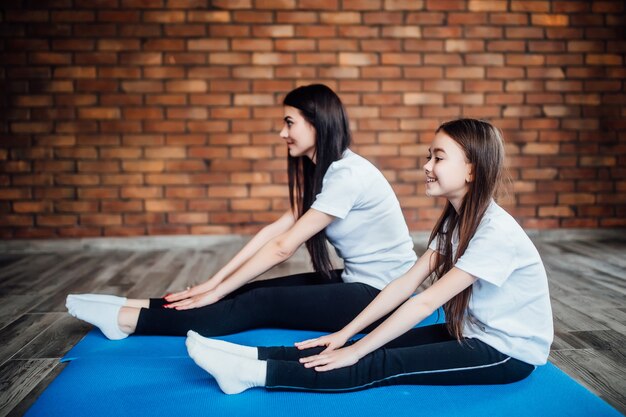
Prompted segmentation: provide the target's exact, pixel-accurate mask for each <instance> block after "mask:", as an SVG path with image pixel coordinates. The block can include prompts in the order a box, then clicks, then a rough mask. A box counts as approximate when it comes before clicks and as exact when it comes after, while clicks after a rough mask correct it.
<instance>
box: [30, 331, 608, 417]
mask: <svg viewBox="0 0 626 417" xmlns="http://www.w3.org/2000/svg"><path fill="white" fill-rule="evenodd" d="M433 321H434V320H433ZM316 335H319V333H316V332H304V331H289V330H276V329H261V330H254V331H249V332H243V333H240V334H236V335H231V336H227V337H223V339H225V340H229V341H233V342H236V343H242V344H248V345H280V344H285V345H289V344H292V343H293V342H295V341H299V340H303V339H306V338H309V337H312V336H316ZM184 340H185V339H184V338H182V337H162V336H149V337H142V336H133V337H129V338H127V339H125V340H122V341H117V342H112V341H109V340H107V339H106V338H104V336H102V334H101V333H100V332H99V331H97V330H94V331H92V332H91V333H89V334H88V335H87V336H86V337H85V339H83V340H82V341H81V342H80V343H79V344H78V345H77V346H76V347H75V348H74V349H73V350H72V351H70V352H69V353H68V355H67V356H66V358H64V360H67V361H69V362H70V363H69V364H68V365H67V367H66V368H65V369H64V370H63V372H62V373H61V374H60V375H59V376H58V377H57V378H56V379H55V380H54V381H53V382H52V383H51V384H50V385H49V387H48V388H47V389H46V390H45V391H44V393H43V394H42V395H41V396H40V397H39V399H38V400H37V402H36V403H35V404H34V405H33V406H32V407H31V408H30V410H29V411H28V412H27V414H26V416H29V417H33V416H49V417H54V416H68V415H75V416H90V417H98V416H107V417H108V416H112V415H133V416H142V415H150V416H167V417H172V416H178V415H184V416H205V415H206V416H233V417H238V416H251V417H252V416H254V417H265V416H272V417H282V416H285V417H286V416H289V417H293V416H297V417H308V416H315V417H320V416H323V417H334V416H341V417H345V416H346V415H359V416H371V415H388V416H393V417H405V416H406V417H409V416H411V417H415V416H417V415H424V416H430V415H437V416H459V417H471V416H481V417H483V416H501V415H506V416H507V417H517V416H533V417H535V416H581V417H582V416H584V417H588V416H619V415H620V414H619V413H618V412H617V411H616V410H615V409H613V408H611V407H610V406H609V405H608V404H606V403H605V402H604V401H602V400H601V399H600V398H598V397H596V396H595V395H593V394H592V393H591V392H589V391H588V390H587V389H585V388H584V387H582V386H581V385H579V384H578V383H576V382H575V381H574V380H572V379H571V378H569V377H568V376H567V375H566V374H564V373H563V372H562V371H560V370H559V369H558V368H556V367H555V366H553V365H551V364H548V365H546V366H542V367H539V368H538V369H537V370H536V371H535V372H533V374H532V375H531V376H530V377H528V378H527V379H525V380H523V381H520V382H517V383H514V384H509V385H493V386H452V387H445V386H406V385H405V386H389V387H381V388H374V389H370V390H365V391H358V392H350V393H334V394H327V393H310V392H291V391H289V392H287V391H266V390H264V389H262V388H255V389H251V390H248V391H246V392H244V393H242V394H239V395H224V394H223V393H222V392H221V391H220V389H219V387H218V386H217V383H216V382H215V380H214V379H213V378H212V377H210V376H209V375H208V374H207V373H206V372H204V371H203V370H202V369H201V368H199V367H198V366H196V365H195V364H194V363H193V361H192V360H191V359H190V358H189V357H188V356H187V354H186V350H185V346H184Z"/></svg>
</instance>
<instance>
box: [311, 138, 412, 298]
mask: <svg viewBox="0 0 626 417" xmlns="http://www.w3.org/2000/svg"><path fill="white" fill-rule="evenodd" d="M311 208H314V209H315V210H318V211H321V212H323V213H326V214H330V215H331V216H334V217H336V219H335V220H334V221H333V222H332V223H331V224H330V225H328V226H327V227H326V236H327V238H328V240H329V242H330V243H331V244H332V245H333V246H334V247H335V250H336V251H337V255H339V257H341V258H342V259H343V261H344V270H343V275H342V279H343V281H344V282H361V283H364V284H368V285H371V286H372V287H374V288H377V289H383V288H384V287H385V286H386V285H387V284H389V283H390V282H391V281H392V280H394V279H395V278H398V277H400V276H401V275H402V274H404V273H405V272H406V271H408V270H409V269H410V268H411V267H412V266H413V264H414V263H415V261H416V260H417V256H416V255H415V252H414V251H413V241H412V240H411V236H410V235H409V228H408V227H407V225H406V222H405V220H404V216H403V214H402V210H401V209H400V203H399V202H398V199H397V198H396V195H395V193H394V192H393V190H392V188H391V186H390V185H389V183H388V182H387V180H386V179H385V177H384V176H383V174H382V173H381V172H380V171H379V170H378V169H377V168H376V167H375V166H374V165H372V163H371V162H369V161H368V160H367V159H365V158H363V157H361V156H359V155H357V154H355V153H354V152H352V151H351V150H349V149H347V150H346V151H345V152H344V154H343V157H342V158H341V159H340V160H338V161H335V162H333V163H332V164H331V165H330V167H328V171H326V174H325V175H324V179H323V182H322V191H321V192H320V193H319V194H318V195H317V196H316V197H315V201H314V202H313V204H312V205H311Z"/></svg>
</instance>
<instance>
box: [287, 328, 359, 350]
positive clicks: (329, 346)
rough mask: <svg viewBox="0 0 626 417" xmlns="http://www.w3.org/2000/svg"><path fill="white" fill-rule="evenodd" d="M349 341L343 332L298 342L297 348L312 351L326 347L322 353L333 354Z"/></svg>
mask: <svg viewBox="0 0 626 417" xmlns="http://www.w3.org/2000/svg"><path fill="white" fill-rule="evenodd" d="M347 341H348V337H346V336H344V335H343V333H341V331H339V332H336V333H331V334H328V335H326V336H322V337H318V338H315V339H309V340H305V341H303V342H297V343H296V344H295V346H296V347H297V348H298V349H299V350H304V349H310V348H314V347H318V346H326V349H324V351H322V353H326V352H332V351H333V350H335V349H339V348H340V347H342V346H343V345H345V344H346V342H347Z"/></svg>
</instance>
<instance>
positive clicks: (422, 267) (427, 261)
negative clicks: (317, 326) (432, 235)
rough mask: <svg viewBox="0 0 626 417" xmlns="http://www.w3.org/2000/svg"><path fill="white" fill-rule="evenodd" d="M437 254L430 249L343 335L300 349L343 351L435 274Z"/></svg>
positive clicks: (313, 341) (310, 342)
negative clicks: (435, 255) (367, 328)
mask: <svg viewBox="0 0 626 417" xmlns="http://www.w3.org/2000/svg"><path fill="white" fill-rule="evenodd" d="M434 253H435V252H434V251H433V250H431V249H428V250H427V251H426V252H425V253H424V254H423V255H422V256H420V258H419V259H418V260H417V262H416V263H415V265H413V266H412V267H411V269H409V270H408V271H407V272H406V273H405V274H404V275H402V276H401V277H400V278H397V279H395V280H393V281H392V282H391V283H390V284H388V285H387V286H386V287H385V288H384V289H383V290H382V291H381V292H380V294H378V295H377V296H376V298H374V300H372V302H371V303H370V304H369V305H368V306H367V307H366V308H365V310H363V311H362V312H361V313H360V314H359V315H358V316H356V317H355V318H354V319H353V320H352V321H351V322H350V323H348V324H347V325H346V326H345V327H344V328H343V329H341V330H340V331H338V332H336V333H333V334H330V335H327V336H322V337H319V338H316V339H311V340H306V341H304V342H300V343H296V347H298V349H309V348H312V347H315V346H326V349H325V350H324V352H327V351H331V350H334V349H338V348H340V347H342V346H343V345H344V344H345V343H346V342H347V341H348V340H349V339H350V338H351V337H352V336H354V335H355V334H357V333H359V332H360V331H361V330H363V329H364V328H366V327H367V326H369V325H370V324H372V323H374V322H375V321H376V320H378V319H380V318H381V317H383V316H385V315H386V314H388V313H389V312H391V311H393V310H394V309H395V308H396V307H397V306H399V305H400V304H402V303H403V302H404V301H406V300H407V298H409V297H410V296H411V295H413V294H414V293H415V291H416V290H417V288H418V287H419V286H420V285H421V284H422V282H424V280H425V279H426V278H427V277H428V276H429V275H430V274H431V272H432V270H433V269H434V266H435V265H434V262H435V257H434V256H433V255H434Z"/></svg>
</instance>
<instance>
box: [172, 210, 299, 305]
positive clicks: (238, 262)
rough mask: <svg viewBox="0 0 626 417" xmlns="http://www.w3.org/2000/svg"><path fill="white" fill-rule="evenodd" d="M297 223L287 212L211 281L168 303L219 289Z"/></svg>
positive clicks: (267, 227)
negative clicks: (233, 274) (240, 268)
mask: <svg viewBox="0 0 626 417" xmlns="http://www.w3.org/2000/svg"><path fill="white" fill-rule="evenodd" d="M295 222H296V220H295V218H294V215H293V213H292V212H291V210H287V211H286V212H285V213H284V214H283V215H282V216H280V218H279V219H278V220H276V221H275V222H273V223H271V224H269V225H267V226H265V227H264V228H263V229H261V230H260V231H259V232H258V233H257V234H256V235H255V236H254V237H253V238H252V239H250V241H249V242H248V243H247V244H246V245H245V246H244V247H243V248H241V250H240V251H239V252H237V254H236V255H235V256H234V257H233V258H232V259H231V260H230V261H229V262H228V263H227V264H226V265H224V266H223V267H222V268H221V269H220V270H219V271H218V272H217V273H216V274H215V275H213V276H212V277H211V278H210V279H208V280H207V281H205V282H203V283H202V284H198V285H195V286H193V287H192V288H189V289H187V290H185V291H181V292H178V293H174V294H169V295H167V296H166V297H165V299H166V300H167V301H169V302H170V303H171V302H174V301H180V300H184V299H186V298H189V297H193V296H194V295H200V294H203V293H205V292H207V291H210V290H212V289H214V288H215V287H217V286H218V285H219V284H220V283H221V282H222V281H224V280H225V279H227V278H228V277H229V276H230V275H231V274H232V273H233V272H235V271H236V270H237V269H239V267H241V266H242V265H243V264H244V263H245V262H246V261H247V260H248V259H250V258H252V256H253V255H254V254H255V253H257V252H258V251H259V249H261V248H262V247H263V245H265V244H266V243H267V242H269V241H270V240H271V239H273V238H275V237H276V236H279V235H281V234H283V233H285V232H286V231H287V230H289V229H290V228H291V227H292V226H293V225H294V223H295Z"/></svg>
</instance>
